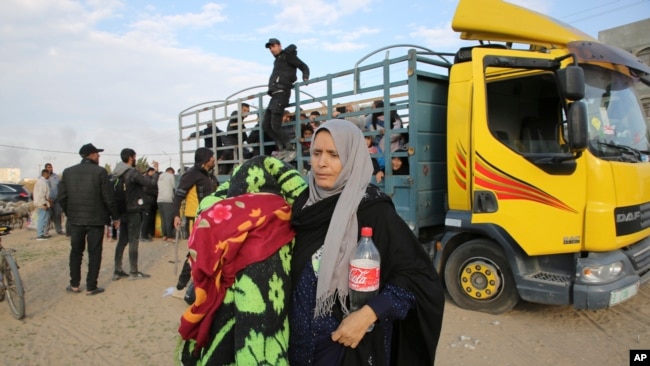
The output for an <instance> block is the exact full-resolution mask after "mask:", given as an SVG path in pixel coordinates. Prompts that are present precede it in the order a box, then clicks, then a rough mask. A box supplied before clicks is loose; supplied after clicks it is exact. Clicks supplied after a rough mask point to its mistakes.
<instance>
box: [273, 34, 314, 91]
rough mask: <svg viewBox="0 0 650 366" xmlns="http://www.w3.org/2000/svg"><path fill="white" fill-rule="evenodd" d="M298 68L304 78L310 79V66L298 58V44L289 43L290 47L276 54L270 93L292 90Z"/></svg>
mask: <svg viewBox="0 0 650 366" xmlns="http://www.w3.org/2000/svg"><path fill="white" fill-rule="evenodd" d="M297 69H300V71H302V78H303V79H304V80H307V79H309V66H307V64H305V63H304V62H302V60H300V59H299V58H298V51H297V49H296V46H294V45H289V47H287V48H285V49H284V50H282V51H281V52H280V53H279V54H278V55H277V56H275V62H274V63H273V72H272V73H271V77H270V78H269V90H268V91H267V93H268V95H272V94H274V93H276V92H278V91H284V92H285V93H288V92H291V87H292V86H293V83H295V82H296V79H297V78H296V70H297Z"/></svg>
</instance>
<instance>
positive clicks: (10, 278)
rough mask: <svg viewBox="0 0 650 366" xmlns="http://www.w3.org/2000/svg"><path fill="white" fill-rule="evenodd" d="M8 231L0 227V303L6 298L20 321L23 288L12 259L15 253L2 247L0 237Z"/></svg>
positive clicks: (23, 305) (23, 296) (23, 302)
mask: <svg viewBox="0 0 650 366" xmlns="http://www.w3.org/2000/svg"><path fill="white" fill-rule="evenodd" d="M10 231H11V227H9V226H0V277H1V278H2V281H1V282H0V301H3V300H4V299H5V298H6V299H7V303H8V304H9V308H10V309H11V312H12V314H13V316H14V318H16V319H19V320H20V319H22V318H24V317H25V288H24V287H23V281H22V280H21V279H20V273H18V268H19V267H18V263H16V259H15V258H14V253H15V252H16V251H15V250H14V249H9V248H5V247H3V246H2V236H3V235H7V234H9V232H10Z"/></svg>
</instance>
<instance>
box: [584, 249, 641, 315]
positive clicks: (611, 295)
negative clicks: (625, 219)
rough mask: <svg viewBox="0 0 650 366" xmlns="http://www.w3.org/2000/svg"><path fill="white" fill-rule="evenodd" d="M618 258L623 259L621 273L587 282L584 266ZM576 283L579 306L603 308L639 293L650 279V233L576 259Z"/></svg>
mask: <svg viewBox="0 0 650 366" xmlns="http://www.w3.org/2000/svg"><path fill="white" fill-rule="evenodd" d="M617 261H621V262H622V263H623V269H622V271H621V275H620V276H619V277H618V278H617V279H616V280H614V281H613V282H608V283H605V284H593V283H584V282H582V281H581V278H580V274H581V273H582V270H583V268H585V267H588V266H594V265H599V264H603V265H605V264H609V263H614V262H617ZM576 266H577V268H576V274H577V278H576V283H575V284H574V286H573V303H574V306H575V307H576V308H578V309H602V308H606V307H610V306H614V305H617V304H620V303H621V302H624V301H626V300H629V299H631V298H632V297H634V296H636V294H637V293H638V291H639V287H640V286H641V285H642V284H644V283H646V282H648V281H650V237H648V238H645V239H643V240H641V241H640V242H638V243H636V244H634V245H631V246H629V247H627V248H623V249H620V250H617V251H614V252H608V253H589V254H588V256H587V257H585V258H579V259H578V261H577V263H576Z"/></svg>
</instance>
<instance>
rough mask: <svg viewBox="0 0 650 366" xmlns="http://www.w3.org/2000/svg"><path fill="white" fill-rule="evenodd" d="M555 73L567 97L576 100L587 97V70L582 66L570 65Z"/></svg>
mask: <svg viewBox="0 0 650 366" xmlns="http://www.w3.org/2000/svg"><path fill="white" fill-rule="evenodd" d="M555 73H556V75H557V79H558V81H559V82H560V87H561V88H562V93H563V94H564V96H565V97H566V99H568V100H571V101H576V100H580V99H582V98H584V97H585V72H584V70H583V69H582V67H580V66H575V65H569V66H567V67H566V68H564V69H559V70H557V71H556V72H555Z"/></svg>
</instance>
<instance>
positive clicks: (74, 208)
mask: <svg viewBox="0 0 650 366" xmlns="http://www.w3.org/2000/svg"><path fill="white" fill-rule="evenodd" d="M102 151H104V150H103V149H98V148H96V147H95V146H93V144H86V145H84V146H82V147H81V149H80V150H79V155H81V157H82V158H83V159H82V160H81V163H79V164H77V165H74V166H71V167H69V168H67V169H65V170H64V171H63V177H62V178H61V181H60V183H59V193H58V196H57V200H58V201H59V203H60V204H61V208H62V209H63V212H65V215H66V217H67V220H68V222H69V224H70V225H69V228H70V232H69V233H68V234H69V235H70V246H71V249H70V285H69V286H68V287H67V288H66V290H67V291H68V292H70V293H79V292H80V289H79V283H80V282H81V260H82V258H83V253H84V250H85V247H86V243H88V275H87V276H86V294H87V295H96V294H100V293H102V292H104V289H103V288H101V287H97V277H98V275H99V268H100V266H101V262H102V245H103V240H104V226H105V225H108V224H109V223H110V222H111V218H112V222H113V225H114V226H115V227H116V228H117V227H119V225H120V221H119V213H118V211H117V205H116V204H115V202H114V201H113V191H112V189H111V186H110V184H109V179H108V173H107V172H106V169H104V168H102V167H100V166H99V153H100V152H102Z"/></svg>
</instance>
